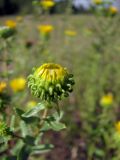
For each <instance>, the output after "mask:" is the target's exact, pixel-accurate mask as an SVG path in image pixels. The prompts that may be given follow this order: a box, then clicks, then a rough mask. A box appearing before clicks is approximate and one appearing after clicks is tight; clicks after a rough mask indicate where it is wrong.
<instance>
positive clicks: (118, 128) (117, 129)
mask: <svg viewBox="0 0 120 160" xmlns="http://www.w3.org/2000/svg"><path fill="white" fill-rule="evenodd" d="M115 128H116V131H117V132H118V133H119V134H120V121H118V122H116V124H115Z"/></svg>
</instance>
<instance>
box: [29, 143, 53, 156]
mask: <svg viewBox="0 0 120 160" xmlns="http://www.w3.org/2000/svg"><path fill="white" fill-rule="evenodd" d="M53 148H54V146H53V145H52V144H41V145H37V146H33V147H32V152H33V154H34V153H45V152H48V151H50V150H51V149H53Z"/></svg>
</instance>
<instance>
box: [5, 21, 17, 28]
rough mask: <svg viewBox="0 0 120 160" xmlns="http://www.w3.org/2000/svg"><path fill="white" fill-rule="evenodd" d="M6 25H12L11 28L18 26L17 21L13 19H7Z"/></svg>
mask: <svg viewBox="0 0 120 160" xmlns="http://www.w3.org/2000/svg"><path fill="white" fill-rule="evenodd" d="M5 25H6V26H7V27H10V28H12V29H15V28H16V26H17V23H16V22H15V21H13V20H7V21H6V22H5Z"/></svg>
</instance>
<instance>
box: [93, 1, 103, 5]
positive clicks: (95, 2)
mask: <svg viewBox="0 0 120 160" xmlns="http://www.w3.org/2000/svg"><path fill="white" fill-rule="evenodd" d="M102 2H103V0H93V3H94V4H96V5H100V4H102Z"/></svg>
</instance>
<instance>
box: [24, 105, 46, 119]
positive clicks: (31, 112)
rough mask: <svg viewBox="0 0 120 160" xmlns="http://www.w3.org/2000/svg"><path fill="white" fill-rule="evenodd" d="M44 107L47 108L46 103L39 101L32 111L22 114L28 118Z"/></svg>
mask: <svg viewBox="0 0 120 160" xmlns="http://www.w3.org/2000/svg"><path fill="white" fill-rule="evenodd" d="M43 109H45V105H44V103H38V105H37V106H35V107H34V108H32V109H31V110H30V111H28V112H26V113H24V114H22V117H26V118H29V117H32V116H34V115H36V114H37V113H38V112H40V111H41V110H43Z"/></svg>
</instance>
